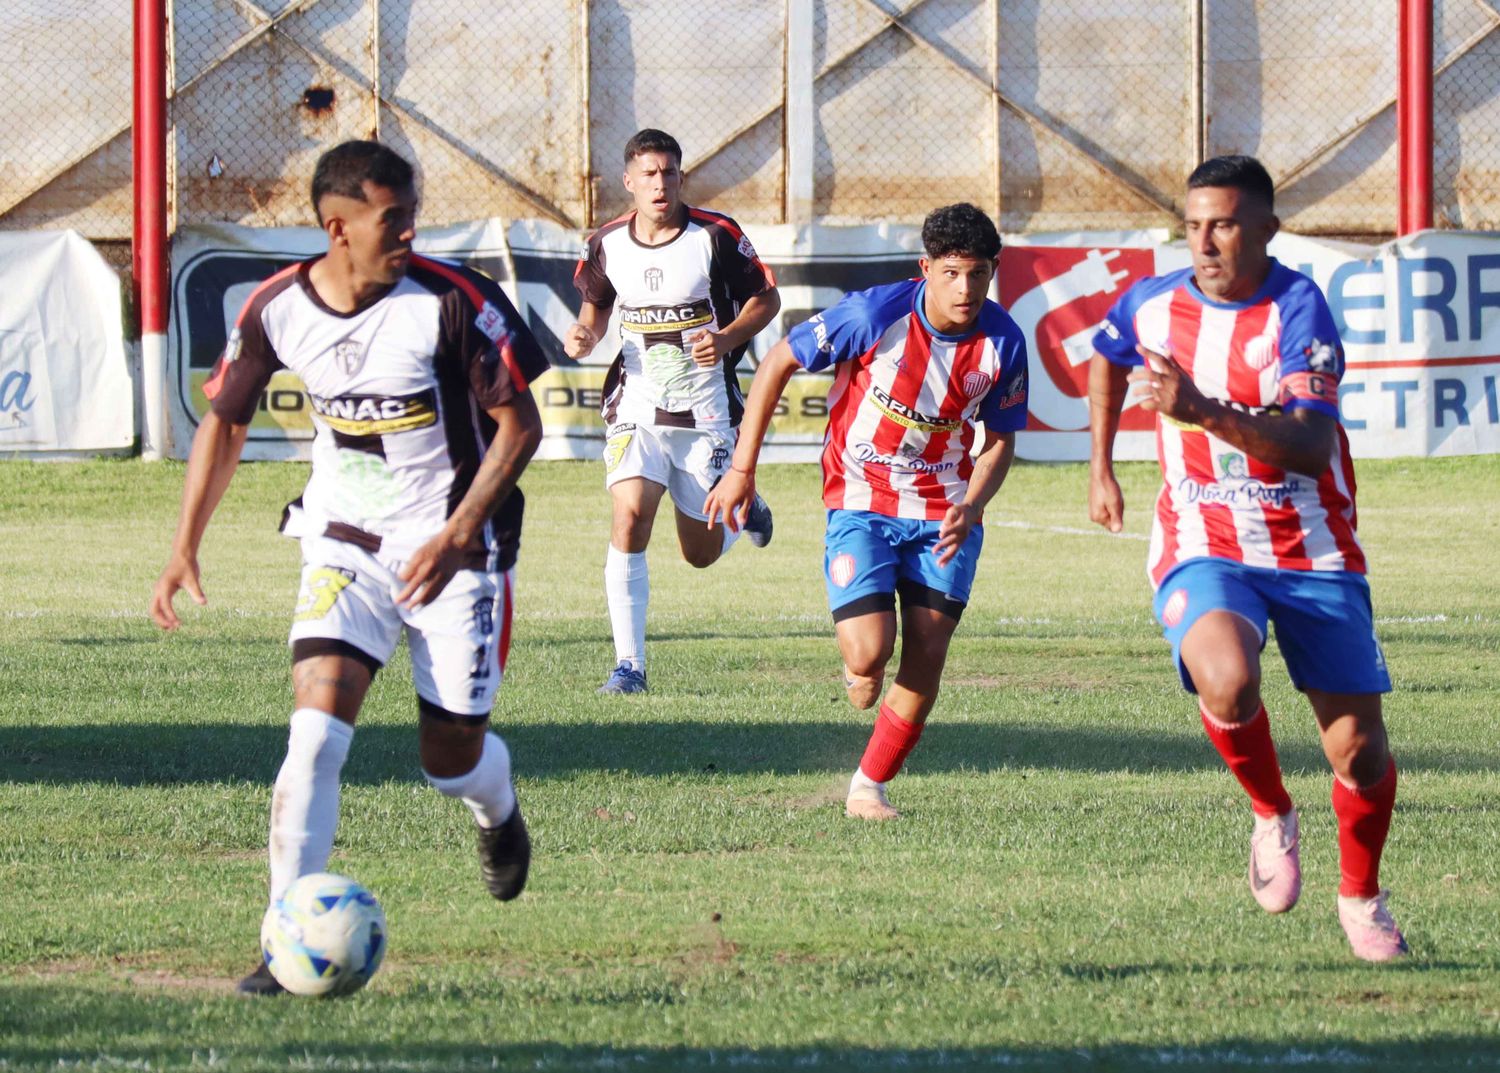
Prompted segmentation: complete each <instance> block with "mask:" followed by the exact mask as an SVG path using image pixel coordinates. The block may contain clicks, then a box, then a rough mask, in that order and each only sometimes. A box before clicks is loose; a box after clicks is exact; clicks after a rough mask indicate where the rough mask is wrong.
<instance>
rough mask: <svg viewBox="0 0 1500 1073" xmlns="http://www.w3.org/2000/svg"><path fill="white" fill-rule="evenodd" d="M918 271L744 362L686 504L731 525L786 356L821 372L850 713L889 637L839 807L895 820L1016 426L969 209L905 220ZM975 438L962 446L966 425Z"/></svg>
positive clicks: (785, 378)
mask: <svg viewBox="0 0 1500 1073" xmlns="http://www.w3.org/2000/svg"><path fill="white" fill-rule="evenodd" d="M922 246H923V249H924V250H925V256H923V257H922V258H920V259H919V261H918V265H919V266H920V268H921V273H922V274H921V276H919V277H917V278H915V279H911V280H908V281H906V282H904V283H895V284H890V285H888V286H883V287H873V288H871V289H870V290H867V291H859V292H857V293H854V294H849V295H846V296H845V297H844V299H843V300H842V301H840V302H839V303H838V304H837V305H835V306H834V307H833V308H831V309H828V310H825V311H824V312H822V313H820V314H818V315H817V316H815V317H813V318H812V319H811V320H808V321H805V322H804V323H802V324H799V325H797V327H795V328H793V329H792V331H791V332H790V333H789V334H788V335H787V337H786V339H784V340H782V341H781V342H779V343H777V344H776V345H775V346H774V347H772V348H771V351H770V353H768V354H767V355H766V359H765V361H763V362H762V363H761V366H760V368H759V369H757V370H756V373H755V380H754V382H753V383H752V384H751V386H750V398H749V400H748V402H747V403H746V407H745V420H744V423H743V424H742V425H741V427H740V442H739V446H738V447H737V448H735V452H734V459H733V467H732V469H731V470H730V472H729V473H728V474H727V475H726V476H725V477H724V479H723V480H722V481H720V482H719V485H718V487H717V488H715V489H714V490H713V491H712V492H711V493H709V497H708V500H707V502H706V503H705V504H704V510H705V512H706V513H707V515H708V519H709V521H710V523H712V522H713V520H714V519H715V518H716V517H719V516H722V517H723V518H724V520H725V523H726V524H728V525H731V526H733V525H734V524H736V523H737V522H738V523H743V521H744V520H745V518H746V517H747V515H748V513H749V510H750V506H751V504H752V503H753V502H754V496H755V464H756V459H757V458H758V457H759V454H760V447H761V442H762V441H763V440H764V438H765V434H766V429H767V427H768V426H769V424H770V421H771V415H772V413H773V412H774V411H775V408H776V403H777V401H778V400H779V399H780V398H781V394H782V392H783V391H785V390H786V385H787V383H788V382H789V381H790V380H791V377H792V374H793V373H795V372H796V371H797V370H799V369H806V370H809V371H814V372H816V371H820V370H823V369H828V368H833V369H835V370H836V373H835V377H834V384H833V389H832V390H831V391H830V392H829V396H828V407H829V415H828V432H827V435H826V437H825V439H824V446H823V503H824V506H826V507H827V508H828V530H827V536H826V538H825V548H824V559H823V569H824V578H825V581H826V582H827V589H828V603H829V606H830V608H831V609H832V611H833V620H834V629H835V632H836V634H837V636H838V644H839V651H840V653H841V654H842V655H843V658H844V684H845V687H846V689H847V691H848V694H849V700H850V702H851V703H853V704H854V705H855V706H856V707H858V708H871V707H873V706H874V705H875V703H876V701H878V700H880V698H881V692H882V687H883V685H884V681H885V669H886V664H887V663H888V662H889V661H890V658H891V655H892V653H893V651H894V649H895V644H896V597H897V595H899V596H900V598H901V600H900V603H901V635H902V642H901V661H900V665H899V667H898V669H897V671H896V681H895V683H894V684H893V685H892V686H891V688H890V689H889V690H886V691H885V700H884V703H882V704H881V706H880V715H879V717H878V719H877V720H876V723H875V729H874V732H873V733H872V734H871V736H870V741H869V744H868V746H867V747H866V749H865V753H864V756H863V757H862V758H861V760H860V762H859V767H858V769H857V770H856V771H855V773H854V777H853V778H852V779H851V780H850V785H849V794H848V798H847V800H846V801H845V811H846V812H847V813H848V814H849V815H850V816H855V817H858V818H860V819H869V820H889V819H895V818H896V817H897V816H898V815H899V813H898V812H897V811H896V810H895V809H894V808H892V807H891V804H890V801H889V799H888V797H887V794H886V784H887V783H888V782H889V781H890V780H891V779H892V778H893V777H894V776H895V774H896V772H898V771H900V770H901V765H902V764H903V763H905V761H906V757H907V756H908V754H910V753H911V751H912V749H913V748H914V747H915V746H916V744H917V739H918V738H919V737H920V736H921V734H922V728H923V726H924V725H925V724H926V721H927V717H928V716H929V715H930V714H931V712H932V709H933V705H934V704H935V703H936V702H937V695H938V686H939V684H940V682H941V679H942V674H943V664H944V662H945V661H946V660H947V658H948V644H949V641H950V640H951V639H952V637H953V632H954V630H955V629H957V627H958V622H959V618H960V616H961V615H962V614H963V609H964V607H965V606H966V605H967V603H968V599H969V590H970V588H971V587H972V585H973V580H974V571H975V567H976V566H977V565H978V561H979V550H980V546H981V545H982V543H983V541H984V527H983V524H982V522H983V514H984V508H985V504H987V503H988V502H989V501H990V499H991V498H993V497H994V495H995V493H996V492H998V491H999V490H1000V485H1001V483H1002V482H1003V481H1004V480H1005V474H1006V472H1007V471H1008V470H1009V468H1010V462H1011V459H1012V457H1013V456H1014V453H1015V434H1016V432H1017V430H1019V429H1020V428H1022V427H1023V426H1024V425H1025V423H1026V343H1025V339H1024V337H1023V336H1022V334H1021V330H1020V329H1019V328H1018V327H1017V326H1016V323H1015V321H1013V320H1011V318H1010V315H1009V314H1007V313H1006V312H1005V310H1003V309H1001V308H1000V306H998V305H997V304H995V303H994V302H992V301H990V300H989V299H987V298H986V297H985V294H986V292H987V291H988V289H989V286H990V280H991V279H992V278H993V277H994V274H995V268H996V263H997V262H996V259H997V258H998V257H999V254H1000V236H999V234H998V233H997V232H996V230H995V225H994V224H993V223H992V222H991V221H990V219H989V217H988V216H986V215H985V214H984V213H983V212H982V211H981V210H979V209H977V208H975V207H974V206H973V205H968V204H958V205H949V206H946V207H945V208H941V209H937V210H935V211H934V212H932V213H931V214H929V215H928V217H927V219H926V220H925V221H924V222H923V224H922ZM976 423H981V424H983V425H984V428H985V434H984V444H983V446H982V447H981V448H980V451H979V454H978V456H977V457H973V456H971V450H972V448H973V445H974V426H975V424H976Z"/></svg>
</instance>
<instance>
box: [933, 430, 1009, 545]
mask: <svg viewBox="0 0 1500 1073" xmlns="http://www.w3.org/2000/svg"><path fill="white" fill-rule="evenodd" d="M1015 457H1016V434H1015V433H1014V432H996V431H995V430H994V429H991V428H986V429H985V430H984V446H983V447H981V448H980V450H979V456H978V457H977V458H975V459H974V472H973V473H971V474H970V475H969V487H968V489H967V491H965V492H964V498H963V502H961V503H955V504H954V505H953V506H951V507H949V508H948V513H947V514H945V515H943V522H942V524H941V525H939V526H938V539H937V543H936V544H934V545H933V546H932V553H933V554H934V555H936V556H937V561H938V565H939V566H947V565H948V563H949V562H950V561H951V560H952V559H953V557H954V556H955V555H957V554H958V549H959V548H961V547H963V544H964V541H965V540H968V539H969V532H970V531H971V530H972V529H973V528H974V526H975V525H976V524H978V522H979V519H980V518H981V517H983V516H984V508H985V506H986V505H988V503H989V501H990V500H991V499H994V498H995V493H996V492H998V491H1000V486H1001V485H1002V484H1004V483H1005V475H1006V474H1007V473H1009V472H1010V464H1011V462H1013V461H1014V460H1015Z"/></svg>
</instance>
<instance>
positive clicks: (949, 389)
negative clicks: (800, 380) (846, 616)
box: [787, 279, 1026, 521]
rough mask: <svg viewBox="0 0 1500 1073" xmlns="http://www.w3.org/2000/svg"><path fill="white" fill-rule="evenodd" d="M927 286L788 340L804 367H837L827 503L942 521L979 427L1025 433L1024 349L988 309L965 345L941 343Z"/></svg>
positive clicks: (912, 286)
mask: <svg viewBox="0 0 1500 1073" xmlns="http://www.w3.org/2000/svg"><path fill="white" fill-rule="evenodd" d="M925 294H926V284H925V283H924V282H923V281H922V280H920V279H912V280H907V281H905V282H902V283H893V284H889V285H886V286H883V287H872V288H871V289H869V290H867V291H857V292H855V293H852V294H848V295H845V296H844V298H843V300H842V301H840V302H839V303H838V304H837V305H836V306H834V307H833V308H831V309H828V310H825V311H824V312H822V313H819V314H818V315H817V316H815V317H813V318H811V319H810V320H807V321H804V322H803V323H801V324H799V325H797V326H796V327H795V328H793V329H792V330H791V332H789V333H788V334H787V342H788V343H789V344H790V345H791V348H792V353H793V354H795V355H796V357H797V361H798V362H800V363H801V365H802V367H803V368H805V369H808V370H810V371H814V372H816V371H819V370H822V369H826V368H828V367H829V366H836V373H835V376H834V383H833V389H832V390H831V391H830V392H829V393H828V411H829V416H828V431H827V434H826V435H825V437H824V443H823V503H824V505H825V506H827V507H829V508H830V509H833V510H867V511H872V512H874V513H876V514H885V515H888V516H890V517H893V518H924V519H928V520H934V521H935V520H939V519H941V518H942V517H943V515H944V514H946V513H947V512H948V508H949V507H950V506H951V505H953V504H955V503H960V502H962V501H963V497H964V492H965V491H966V490H967V488H968V484H969V475H970V473H972V472H973V469H974V463H973V460H972V459H971V458H970V455H969V452H970V449H971V448H972V447H973V446H974V422H975V421H982V422H984V424H985V426H986V427H987V428H989V429H991V430H993V431H995V432H1015V431H1017V430H1018V429H1020V428H1022V427H1024V426H1025V424H1026V341H1025V338H1024V337H1023V336H1022V334H1021V329H1020V328H1019V327H1017V325H1016V322H1015V321H1013V320H1011V318H1010V314H1008V313H1006V312H1005V310H1003V309H1001V308H1000V307H999V306H998V305H996V304H995V303H994V302H991V301H986V302H985V303H984V307H983V308H982V309H981V311H980V314H979V321H978V323H977V324H976V326H975V327H974V330H973V331H971V332H969V333H968V334H967V335H961V336H952V335H943V334H941V333H940V332H937V331H935V330H934V329H933V328H932V326H931V325H930V324H928V323H927V319H926V317H925V315H924V314H923V311H922V299H923V296H924V295H925Z"/></svg>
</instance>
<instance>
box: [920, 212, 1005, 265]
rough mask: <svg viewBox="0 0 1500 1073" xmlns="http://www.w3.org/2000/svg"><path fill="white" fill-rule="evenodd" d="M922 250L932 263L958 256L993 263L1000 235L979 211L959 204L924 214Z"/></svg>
mask: <svg viewBox="0 0 1500 1073" xmlns="http://www.w3.org/2000/svg"><path fill="white" fill-rule="evenodd" d="M922 249H924V250H926V251H927V256H928V257H930V258H932V259H933V260H936V259H937V258H939V257H950V256H958V257H977V258H978V259H979V260H981V261H993V260H994V259H995V258H996V257H998V256H1000V232H998V231H996V230H995V225H994V223H993V222H992V221H991V220H990V218H989V217H988V216H986V215H985V213H984V210H983V209H981V208H979V207H978V206H977V205H971V204H969V203H968V202H967V201H960V202H959V203H958V204H956V205H944V206H943V207H942V208H940V209H933V210H932V211H931V212H929V213H928V214H927V219H925V220H923V221H922Z"/></svg>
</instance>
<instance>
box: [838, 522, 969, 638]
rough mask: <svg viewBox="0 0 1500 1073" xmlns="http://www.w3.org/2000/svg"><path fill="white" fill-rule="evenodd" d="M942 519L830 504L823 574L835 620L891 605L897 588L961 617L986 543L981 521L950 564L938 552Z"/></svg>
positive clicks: (906, 598) (914, 600)
mask: <svg viewBox="0 0 1500 1073" xmlns="http://www.w3.org/2000/svg"><path fill="white" fill-rule="evenodd" d="M941 526H942V523H941V522H933V521H926V520H924V519H921V518H892V517H890V516H888V515H885V514H876V513H874V512H873V511H867V510H830V511H829V512H828V531H827V534H826V536H825V537H824V542H823V580H824V582H825V583H826V584H827V586H828V606H829V608H830V609H831V610H832V611H833V617H834V621H838V620H839V619H842V618H849V617H851V616H853V615H859V614H865V613H866V612H869V611H879V610H890V609H892V608H894V607H895V606H896V601H895V594H896V593H897V592H898V591H899V592H900V593H901V600H902V603H903V604H907V605H911V604H916V605H919V606H923V607H931V608H933V609H934V610H937V611H941V612H942V613H943V614H945V615H948V616H949V617H950V618H954V619H957V618H959V617H960V616H962V614H963V610H964V606H965V605H966V604H967V603H968V602H969V590H970V589H971V588H973V587H974V571H975V569H976V568H977V567H978V565H979V552H980V549H981V548H983V547H984V527H983V526H980V525H976V526H975V527H974V528H973V529H971V530H969V536H968V538H967V539H966V540H965V541H964V542H963V544H962V545H961V546H960V547H959V549H958V551H957V553H956V554H955V555H954V556H953V558H952V559H950V560H948V565H947V566H939V565H938V561H937V556H936V555H934V554H933V553H932V549H933V546H934V545H935V544H937V541H938V530H939V529H940V528H941Z"/></svg>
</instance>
